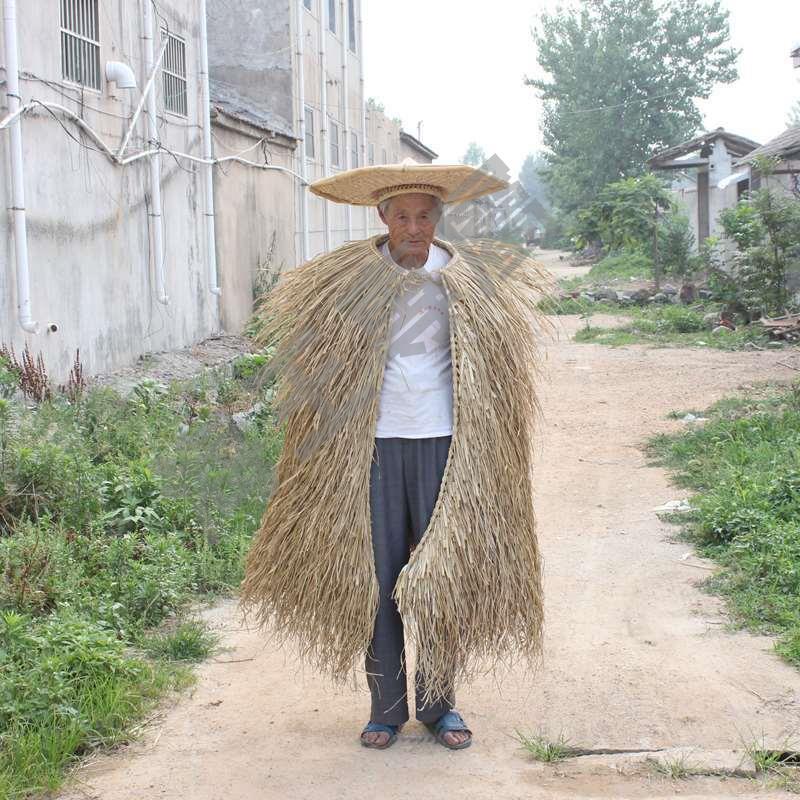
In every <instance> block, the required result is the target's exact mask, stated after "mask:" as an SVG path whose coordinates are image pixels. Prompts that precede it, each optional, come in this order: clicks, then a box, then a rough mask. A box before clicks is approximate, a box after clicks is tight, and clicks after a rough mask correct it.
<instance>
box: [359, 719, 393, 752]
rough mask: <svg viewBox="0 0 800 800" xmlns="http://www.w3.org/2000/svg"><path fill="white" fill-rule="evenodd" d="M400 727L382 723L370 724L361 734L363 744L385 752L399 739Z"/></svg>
mask: <svg viewBox="0 0 800 800" xmlns="http://www.w3.org/2000/svg"><path fill="white" fill-rule="evenodd" d="M399 730H400V726H399V725H383V724H382V723H380V722H370V723H368V724H367V726H366V727H365V728H364V730H363V731H362V732H361V744H362V745H363V746H364V747H371V748H373V749H374V750H385V749H386V748H387V747H391V746H392V745H393V744H394V743H395V740H396V739H397V731H399Z"/></svg>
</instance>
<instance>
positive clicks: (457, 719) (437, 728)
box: [425, 711, 472, 750]
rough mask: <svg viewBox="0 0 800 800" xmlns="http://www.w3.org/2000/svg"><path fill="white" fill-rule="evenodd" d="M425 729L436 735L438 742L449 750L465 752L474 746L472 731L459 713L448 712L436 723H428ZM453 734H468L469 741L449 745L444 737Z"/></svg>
mask: <svg viewBox="0 0 800 800" xmlns="http://www.w3.org/2000/svg"><path fill="white" fill-rule="evenodd" d="M425 727H426V728H427V729H428V730H429V731H430V732H431V733H432V734H433V735H434V737H435V738H436V741H437V742H439V744H440V745H442V746H444V747H446V748H447V749H448V750H463V749H464V748H465V747H469V746H470V745H471V744H472V731H471V730H470V729H469V728H468V727H467V725H466V723H465V722H464V720H463V719H462V717H461V714H459V713H458V711H448V712H447V713H446V714H442V716H441V717H439V719H437V720H436V722H426V723H425ZM451 732H463V733H467V734H469V739H466V740H465V741H463V742H461V744H449V743H448V742H447V741H445V738H444V735H445V734H446V733H451Z"/></svg>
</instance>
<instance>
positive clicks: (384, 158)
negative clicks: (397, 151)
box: [381, 147, 389, 164]
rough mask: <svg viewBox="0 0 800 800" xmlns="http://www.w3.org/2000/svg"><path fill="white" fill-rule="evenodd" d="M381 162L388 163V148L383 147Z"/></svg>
mask: <svg viewBox="0 0 800 800" xmlns="http://www.w3.org/2000/svg"><path fill="white" fill-rule="evenodd" d="M381 156H382V158H381V164H388V163H389V162H388V161H387V160H386V148H385V147H384V148H382V149H381Z"/></svg>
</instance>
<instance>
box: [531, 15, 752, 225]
mask: <svg viewBox="0 0 800 800" xmlns="http://www.w3.org/2000/svg"><path fill="white" fill-rule="evenodd" d="M728 38H729V26H728V12H727V11H725V10H724V9H723V8H722V6H721V2H720V0H665V2H657V0H583V2H581V3H580V4H579V5H578V6H559V7H558V8H557V9H556V10H555V11H553V12H543V13H542V14H541V16H540V18H539V24H538V26H537V28H536V30H535V31H534V40H535V42H536V45H537V49H538V56H537V60H538V63H539V66H540V67H541V69H542V71H543V72H544V73H545V77H542V78H535V79H529V80H528V84H529V85H531V86H533V87H534V88H535V89H537V90H538V91H539V95H540V97H541V99H542V101H543V103H544V118H543V121H542V131H543V135H544V143H545V146H546V147H547V148H548V150H549V153H548V154H547V157H548V161H549V169H548V171H547V178H548V182H549V183H550V187H551V196H552V199H553V201H554V202H555V204H556V205H557V206H558V207H559V208H561V209H562V210H564V211H566V212H572V211H575V210H577V209H579V208H583V207H585V206H587V205H588V204H589V203H591V202H592V201H593V200H594V199H595V198H596V196H597V194H598V193H599V192H600V190H601V189H602V187H603V186H605V185H606V184H607V183H612V182H614V181H616V180H619V179H620V178H624V177H628V176H632V175H637V174H639V173H641V172H642V170H643V168H644V164H645V162H646V161H647V159H648V158H649V157H650V156H651V155H653V154H654V152H657V151H658V150H659V149H661V148H664V147H668V146H671V145H674V144H677V143H678V142H680V141H683V140H684V139H687V138H690V137H691V136H692V135H693V134H694V133H695V132H696V130H697V129H698V127H700V125H701V122H702V117H701V114H700V111H699V110H698V108H697V105H696V102H695V101H696V99H698V98H707V97H708V96H709V94H710V93H711V90H712V89H713V87H714V85H715V84H717V83H730V82H732V81H733V80H735V79H736V77H737V71H736V59H737V57H738V51H736V50H735V49H733V48H731V47H728V46H726V44H727V42H728Z"/></svg>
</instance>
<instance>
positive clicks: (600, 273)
mask: <svg viewBox="0 0 800 800" xmlns="http://www.w3.org/2000/svg"><path fill="white" fill-rule="evenodd" d="M652 277H653V262H652V259H650V258H649V257H648V256H646V255H642V254H641V253H627V252H626V253H614V254H612V255H608V256H606V257H605V258H604V259H603V260H602V261H598V262H597V263H596V264H594V265H593V266H592V268H591V269H590V270H589V272H588V273H587V275H586V277H585V279H584V280H586V281H588V282H590V283H613V282H615V281H631V280H638V279H642V280H650V279H652Z"/></svg>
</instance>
